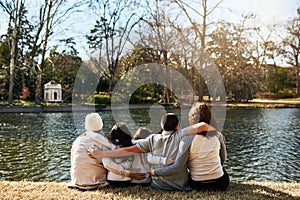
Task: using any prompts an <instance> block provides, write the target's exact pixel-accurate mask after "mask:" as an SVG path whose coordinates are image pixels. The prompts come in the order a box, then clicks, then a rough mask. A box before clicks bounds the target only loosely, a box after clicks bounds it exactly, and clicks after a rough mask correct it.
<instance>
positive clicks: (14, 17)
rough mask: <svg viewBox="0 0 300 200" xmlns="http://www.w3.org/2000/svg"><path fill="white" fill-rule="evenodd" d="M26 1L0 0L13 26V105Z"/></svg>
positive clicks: (11, 57)
mask: <svg viewBox="0 0 300 200" xmlns="http://www.w3.org/2000/svg"><path fill="white" fill-rule="evenodd" d="M24 3H25V1H22V0H21V1H20V0H15V1H13V2H10V3H9V2H7V1H6V2H3V1H0V6H1V8H2V9H3V10H5V11H6V12H7V13H8V15H9V24H10V25H11V26H9V27H8V29H9V30H10V29H11V30H12V32H9V33H8V34H9V38H10V43H9V45H10V55H9V56H10V62H9V69H10V70H9V91H8V104H9V105H10V106H12V105H13V96H14V93H13V89H14V79H15V68H16V62H17V50H18V46H17V45H18V40H19V38H18V34H19V31H20V28H19V27H21V26H22V15H23V14H24V12H23V10H24V9H25V7H24Z"/></svg>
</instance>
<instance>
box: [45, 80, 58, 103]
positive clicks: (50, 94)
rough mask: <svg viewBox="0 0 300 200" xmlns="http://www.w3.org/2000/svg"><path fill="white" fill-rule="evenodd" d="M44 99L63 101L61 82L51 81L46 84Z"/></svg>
mask: <svg viewBox="0 0 300 200" xmlns="http://www.w3.org/2000/svg"><path fill="white" fill-rule="evenodd" d="M44 100H45V101H46V102H61V101H62V90H61V84H58V83H56V82H55V81H50V82H49V83H46V84H45V85H44Z"/></svg>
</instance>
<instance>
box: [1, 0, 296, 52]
mask: <svg viewBox="0 0 300 200" xmlns="http://www.w3.org/2000/svg"><path fill="white" fill-rule="evenodd" d="M30 1H38V0H30ZM194 1H197V2H201V1H200V0H194ZM219 1H220V0H208V3H209V5H211V6H214V5H216V2H219ZM219 7H220V8H219V9H218V10H216V11H214V13H213V18H214V20H217V19H224V20H226V21H229V22H238V21H240V20H241V16H242V14H249V13H253V14H255V15H257V23H262V24H272V23H284V22H285V21H286V20H288V19H289V18H292V17H295V16H297V8H298V7H300V0H223V1H222V3H221V4H220V5H219ZM79 16H80V17H77V18H76V17H74V16H73V17H71V19H72V20H73V21H74V22H70V23H69V26H67V27H66V26H64V27H61V28H60V33H59V34H62V35H67V36H74V37H75V38H78V37H79V36H81V38H80V39H77V41H76V42H77V48H80V49H81V50H80V53H81V55H80V56H81V57H85V56H87V54H86V51H85V50H86V49H87V45H86V40H85V38H84V35H86V34H88V33H89V30H90V29H91V28H93V25H94V23H95V20H96V19H95V18H94V17H93V16H91V15H89V14H88V12H87V13H80V14H79ZM6 24H7V16H6V15H4V14H3V11H2V10H1V11H0V34H3V33H5V32H6ZM53 42H55V41H53ZM84 49H85V50H84Z"/></svg>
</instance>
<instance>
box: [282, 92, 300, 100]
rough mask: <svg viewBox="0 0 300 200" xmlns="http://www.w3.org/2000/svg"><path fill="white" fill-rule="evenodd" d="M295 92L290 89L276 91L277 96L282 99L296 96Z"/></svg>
mask: <svg viewBox="0 0 300 200" xmlns="http://www.w3.org/2000/svg"><path fill="white" fill-rule="evenodd" d="M296 97H297V93H296V92H294V91H291V90H283V91H279V92H278V98H280V99H284V98H296Z"/></svg>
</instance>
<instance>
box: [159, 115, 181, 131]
mask: <svg viewBox="0 0 300 200" xmlns="http://www.w3.org/2000/svg"><path fill="white" fill-rule="evenodd" d="M178 123H179V120H178V117H177V115H176V114H175V113H167V114H164V115H163V116H162V118H161V121H160V124H161V128H162V129H163V130H164V131H174V130H175V128H176V126H177V125H178Z"/></svg>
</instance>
